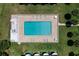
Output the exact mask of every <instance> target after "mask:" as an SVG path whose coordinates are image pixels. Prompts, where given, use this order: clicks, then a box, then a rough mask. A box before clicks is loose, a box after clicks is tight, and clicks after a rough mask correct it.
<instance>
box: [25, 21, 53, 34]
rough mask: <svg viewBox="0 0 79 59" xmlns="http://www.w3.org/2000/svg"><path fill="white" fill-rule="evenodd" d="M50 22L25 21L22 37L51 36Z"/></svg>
mask: <svg viewBox="0 0 79 59" xmlns="http://www.w3.org/2000/svg"><path fill="white" fill-rule="evenodd" d="M51 34H52V22H51V21H25V22H24V35H51Z"/></svg>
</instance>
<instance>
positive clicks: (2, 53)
mask: <svg viewBox="0 0 79 59" xmlns="http://www.w3.org/2000/svg"><path fill="white" fill-rule="evenodd" d="M0 56H9V54H8V53H6V52H0Z"/></svg>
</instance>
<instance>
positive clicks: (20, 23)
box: [11, 14, 59, 43]
mask: <svg viewBox="0 0 79 59" xmlns="http://www.w3.org/2000/svg"><path fill="white" fill-rule="evenodd" d="M12 17H15V19H16V20H17V21H16V22H17V29H18V41H19V42H55V43H56V42H58V40H59V39H58V15H54V14H41V15H40V14H25V15H20V14H17V15H12ZM11 19H12V18H11ZM24 21H51V22H52V29H53V30H52V32H53V33H52V35H50V36H43V35H42V36H26V35H24Z"/></svg>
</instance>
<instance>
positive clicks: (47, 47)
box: [0, 4, 79, 55]
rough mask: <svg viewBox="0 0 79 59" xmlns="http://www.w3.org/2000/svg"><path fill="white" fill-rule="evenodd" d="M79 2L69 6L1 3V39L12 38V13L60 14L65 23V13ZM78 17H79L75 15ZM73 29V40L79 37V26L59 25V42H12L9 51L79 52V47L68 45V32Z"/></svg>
mask: <svg viewBox="0 0 79 59" xmlns="http://www.w3.org/2000/svg"><path fill="white" fill-rule="evenodd" d="M78 5H79V4H71V5H69V6H67V5H65V4H57V5H52V6H50V5H45V6H42V5H37V6H33V5H29V6H23V5H22V6H21V5H19V4H0V33H1V34H2V35H0V40H5V39H7V40H9V39H10V35H9V32H10V17H11V15H12V14H59V22H61V23H65V19H64V14H65V13H68V12H69V13H70V12H71V10H73V9H75V8H79V6H78ZM72 18H75V19H77V17H73V16H72ZM68 31H72V32H73V33H74V36H73V37H72V38H71V39H73V40H76V39H79V35H77V34H78V33H79V27H71V28H66V27H64V26H60V27H59V43H22V44H21V45H18V44H17V43H12V44H11V47H10V49H8V50H7V52H8V53H9V54H10V55H21V54H23V53H24V52H44V51H48V52H49V51H57V52H58V54H59V55H68V53H69V52H70V51H74V52H75V53H78V52H79V48H78V47H75V46H72V47H69V46H67V40H68V39H70V38H67V35H66V34H67V32H68Z"/></svg>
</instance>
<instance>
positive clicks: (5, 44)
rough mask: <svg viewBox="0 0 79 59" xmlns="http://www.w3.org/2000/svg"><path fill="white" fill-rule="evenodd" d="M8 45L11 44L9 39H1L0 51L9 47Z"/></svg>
mask: <svg viewBox="0 0 79 59" xmlns="http://www.w3.org/2000/svg"><path fill="white" fill-rule="evenodd" d="M10 45H11V42H10V41H8V40H2V41H1V42H0V51H4V50H6V49H8V48H9V47H10Z"/></svg>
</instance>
